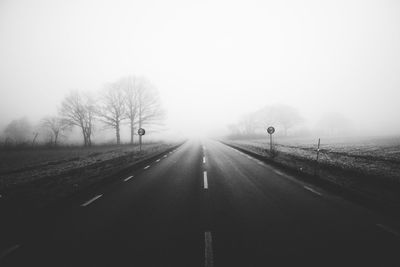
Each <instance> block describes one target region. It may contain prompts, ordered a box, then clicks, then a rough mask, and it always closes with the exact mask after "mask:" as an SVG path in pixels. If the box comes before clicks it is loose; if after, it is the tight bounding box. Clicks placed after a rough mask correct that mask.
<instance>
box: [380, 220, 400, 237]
mask: <svg viewBox="0 0 400 267" xmlns="http://www.w3.org/2000/svg"><path fill="white" fill-rule="evenodd" d="M376 226H378V227H379V228H381V229H383V230H385V231H386V232H389V233H391V234H393V235H395V236H397V237H400V233H399V232H397V231H396V230H394V229H392V228H390V227H389V226H386V225H383V224H380V223H377V224H376Z"/></svg>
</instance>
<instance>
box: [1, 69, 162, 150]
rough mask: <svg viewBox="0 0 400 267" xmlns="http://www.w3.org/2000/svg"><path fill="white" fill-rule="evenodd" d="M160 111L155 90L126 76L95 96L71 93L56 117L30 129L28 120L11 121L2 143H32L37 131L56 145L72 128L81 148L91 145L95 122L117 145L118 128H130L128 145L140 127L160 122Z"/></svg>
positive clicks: (132, 77)
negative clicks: (111, 132)
mask: <svg viewBox="0 0 400 267" xmlns="http://www.w3.org/2000/svg"><path fill="white" fill-rule="evenodd" d="M164 117H165V111H164V110H163V109H162V106H161V101H160V98H159V95H158V91H157V89H156V88H155V87H154V86H153V85H152V84H151V83H150V82H149V81H148V80H147V79H145V78H144V77H137V76H128V77H122V78H120V79H119V80H117V81H115V82H112V83H108V84H106V85H105V86H104V88H102V89H101V90H99V91H97V92H96V95H94V94H90V93H88V92H81V91H70V92H69V94H68V95H66V96H65V98H64V99H63V100H62V102H61V105H60V107H59V111H58V114H57V115H53V116H47V117H45V118H43V119H42V120H41V122H40V123H39V125H37V126H35V127H34V126H32V125H31V123H30V122H29V120H28V119H27V118H22V119H17V120H13V121H11V122H10V123H9V124H8V125H7V126H6V128H5V130H4V138H5V139H4V143H5V144H9V145H22V144H24V145H26V144H34V143H35V140H36V138H37V137H38V135H39V132H46V134H47V136H48V142H47V143H48V144H49V145H51V146H57V145H58V144H59V142H60V139H61V138H64V137H65V136H66V135H67V134H68V133H69V132H70V131H71V129H72V128H74V127H75V128H78V129H79V131H80V132H81V136H82V139H83V145H84V146H91V145H92V137H93V134H94V131H95V127H94V125H95V123H96V122H100V123H101V124H102V125H103V126H104V127H105V128H111V129H113V130H114V132H115V140H116V144H118V145H119V144H121V127H122V126H123V125H124V124H127V125H129V131H130V143H131V144H133V143H134V136H135V132H136V131H137V129H138V128H140V127H150V126H154V125H157V124H160V123H162V121H163V119H164Z"/></svg>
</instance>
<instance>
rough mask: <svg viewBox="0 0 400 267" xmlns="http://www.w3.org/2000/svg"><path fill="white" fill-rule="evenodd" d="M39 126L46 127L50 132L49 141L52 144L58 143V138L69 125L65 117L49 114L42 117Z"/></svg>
mask: <svg viewBox="0 0 400 267" xmlns="http://www.w3.org/2000/svg"><path fill="white" fill-rule="evenodd" d="M41 126H42V127H43V128H45V129H47V130H48V131H49V132H50V134H51V143H52V145H54V146H57V145H58V141H59V138H60V137H61V136H62V135H63V132H64V131H66V130H67V129H68V128H69V127H70V126H71V124H70V122H69V121H67V120H66V119H63V118H61V117H57V116H49V117H46V118H44V119H42V123H41Z"/></svg>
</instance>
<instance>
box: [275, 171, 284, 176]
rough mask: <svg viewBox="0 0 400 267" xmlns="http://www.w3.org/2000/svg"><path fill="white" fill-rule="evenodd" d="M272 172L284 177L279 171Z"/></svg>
mask: <svg viewBox="0 0 400 267" xmlns="http://www.w3.org/2000/svg"><path fill="white" fill-rule="evenodd" d="M274 172H275V173H276V174H278V175H284V174H283V173H281V172H280V171H277V170H274Z"/></svg>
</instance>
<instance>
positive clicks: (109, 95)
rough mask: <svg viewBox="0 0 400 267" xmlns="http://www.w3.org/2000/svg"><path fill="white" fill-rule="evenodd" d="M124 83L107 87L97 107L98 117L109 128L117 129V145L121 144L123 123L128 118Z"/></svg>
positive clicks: (120, 82) (119, 82)
mask: <svg viewBox="0 0 400 267" xmlns="http://www.w3.org/2000/svg"><path fill="white" fill-rule="evenodd" d="M122 85H123V83H122V81H118V82H116V83H111V84H109V85H107V86H106V87H105V88H104V90H103V92H102V94H101V96H100V101H99V103H98V107H97V109H96V110H97V111H96V113H97V115H98V117H99V118H100V120H101V121H102V122H103V123H104V124H105V125H106V126H108V127H111V128H113V129H115V135H116V138H117V144H118V145H119V144H120V143H121V135H120V129H121V122H122V121H123V120H124V119H125V118H126V106H125V94H124V91H123V89H122Z"/></svg>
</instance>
